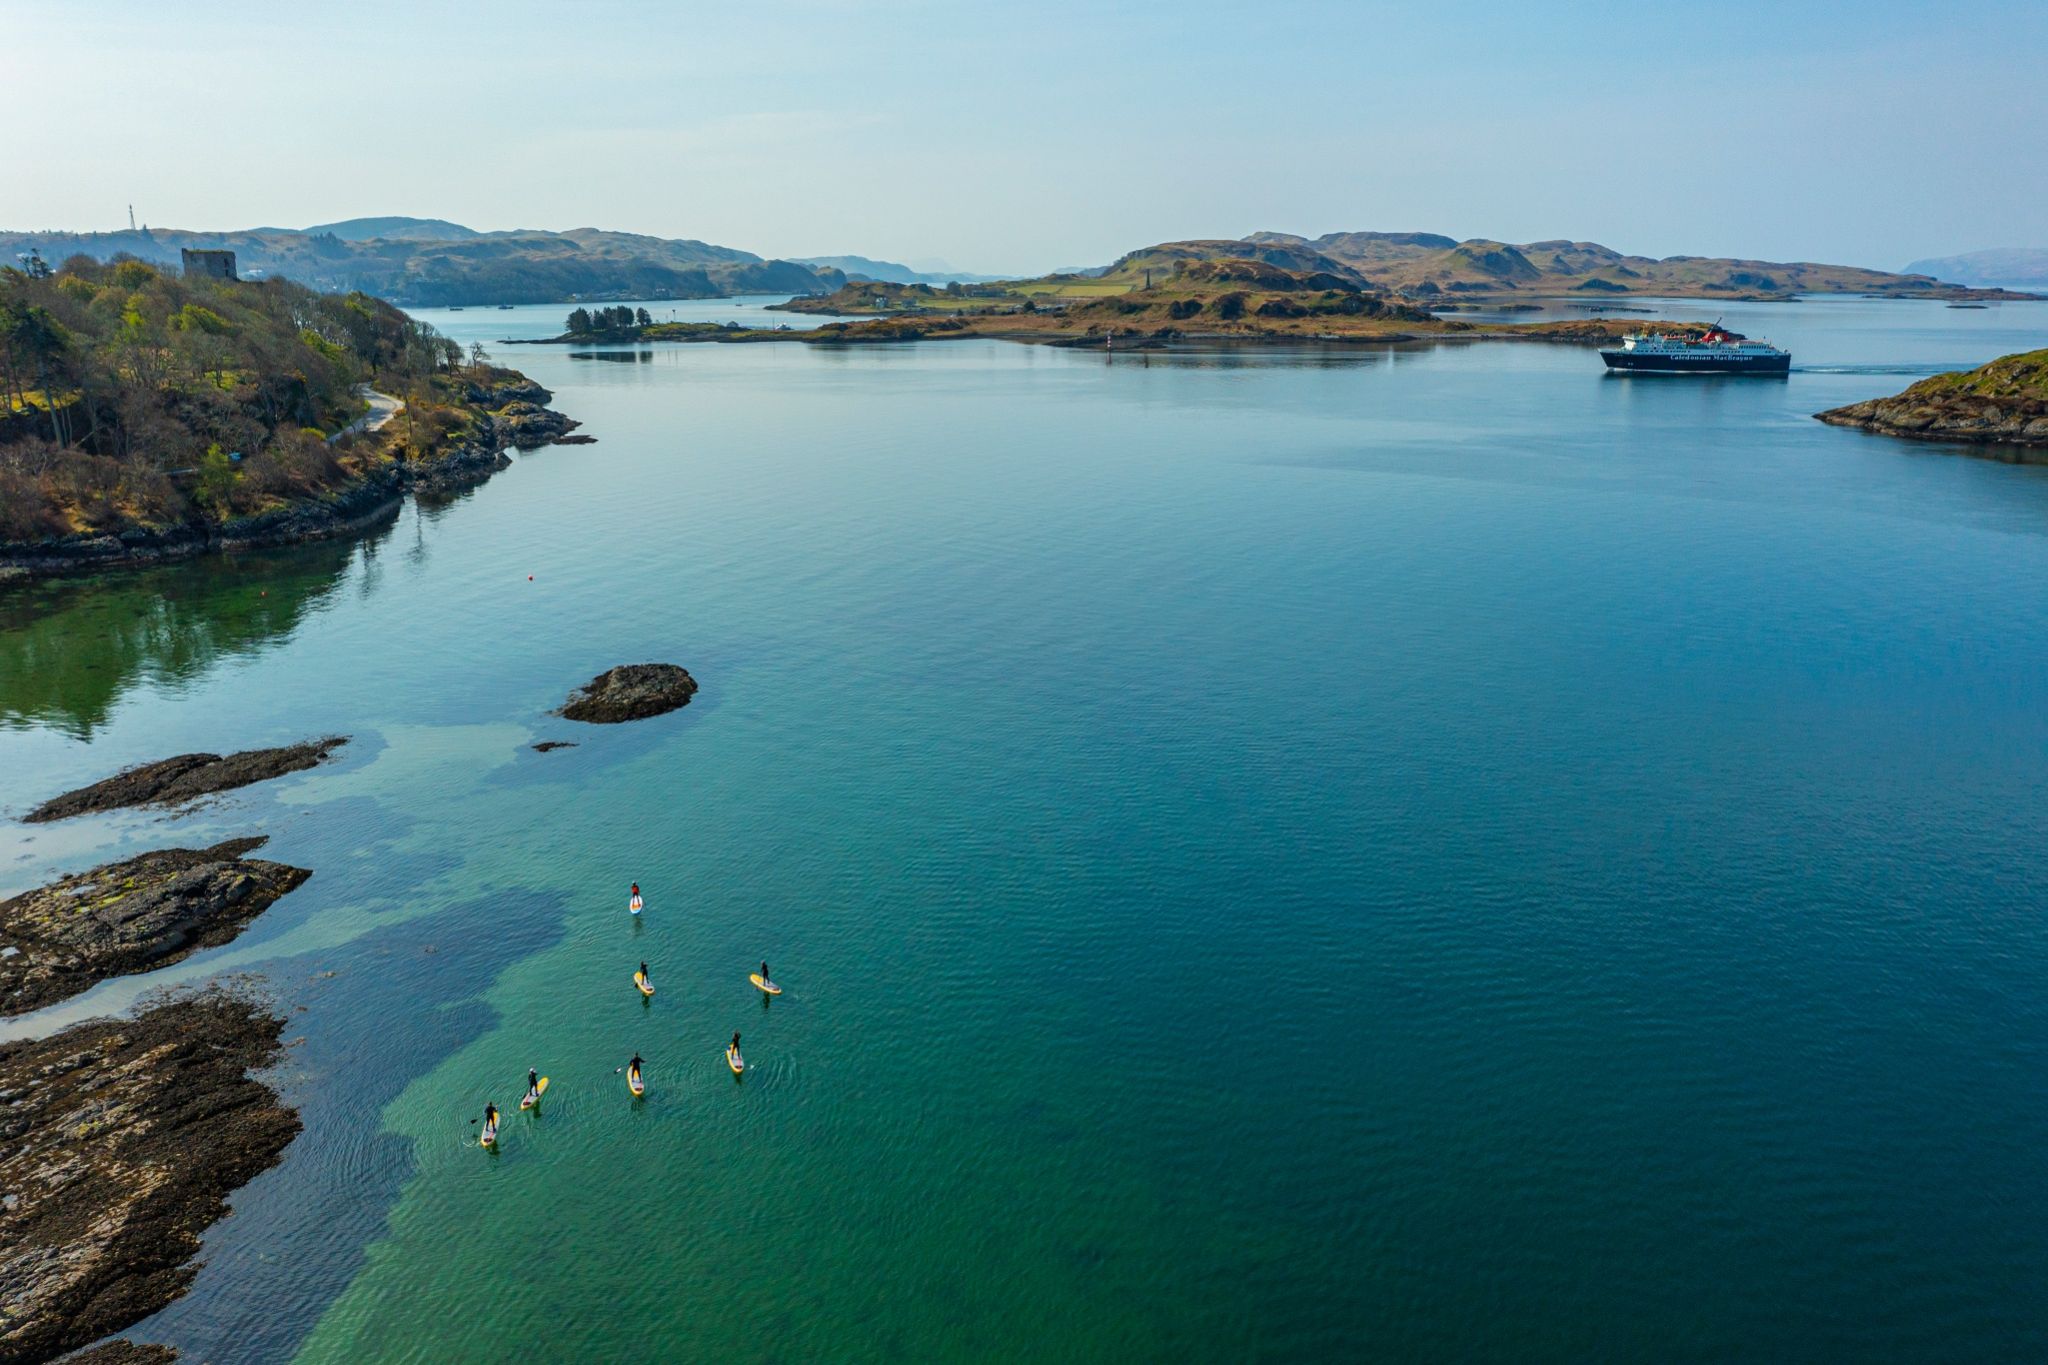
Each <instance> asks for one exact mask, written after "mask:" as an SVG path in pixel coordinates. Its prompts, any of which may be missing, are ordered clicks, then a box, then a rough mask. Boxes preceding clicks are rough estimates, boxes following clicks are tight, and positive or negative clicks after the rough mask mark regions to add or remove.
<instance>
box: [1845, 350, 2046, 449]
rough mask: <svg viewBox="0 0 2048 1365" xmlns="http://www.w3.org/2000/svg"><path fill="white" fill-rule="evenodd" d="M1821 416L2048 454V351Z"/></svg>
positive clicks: (1889, 431) (1921, 437) (1890, 432)
mask: <svg viewBox="0 0 2048 1365" xmlns="http://www.w3.org/2000/svg"><path fill="white" fill-rule="evenodd" d="M1814 416H1816V417H1818V418H1819V419H1820V420H1821V421H1823V422H1826V423H1828V424H1830V425H1831V426H1838V427H1860V428H1862V429H1863V430H1865V431H1875V432H1881V433H1883V434H1884V435H1887V436H1903V437H1907V438H1909V439H1912V440H1918V441H1955V442H1966V443H1970V444H1975V445H1984V446H1991V447H1994V448H1996V449H1995V450H1994V451H1986V452H1984V453H1986V454H1992V453H1996V454H1998V455H1999V456H2000V457H2001V458H2005V459H2015V460H2048V350H2042V351H2027V352H2023V353H2021V354H2018V355H2009V356H2003V357H2001V358H1999V359H1997V360H1994V361H1992V362H1991V363H1990V364H1988V365H1983V366H1980V367H1978V368H1977V369H1974V370H1968V371H1961V372H1958V373H1954V374H1938V375H1935V376H1934V377H1933V378H1932V379H1923V380H1921V381H1920V382H1919V383H1917V384H1914V385H1913V386H1911V387H1910V388H1908V389H1906V390H1905V391H1904V392H1903V393H1897V394H1894V395H1892V396H1891V397H1890V398H1872V399H1869V400H1868V401H1866V402H1862V403H1851V404H1849V405H1848V406H1847V407H1840V408H1830V409H1829V410H1828V411H1826V412H1817V413H1815V414H1814Z"/></svg>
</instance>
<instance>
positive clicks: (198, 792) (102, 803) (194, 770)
mask: <svg viewBox="0 0 2048 1365" xmlns="http://www.w3.org/2000/svg"><path fill="white" fill-rule="evenodd" d="M346 743H348V739H347V737H346V736H339V735H338V736H332V737H330V738H327V739H315V740H309V741H307V742H306V743H304V744H290V745H286V746H284V747H282V748H277V749H245V750H243V751H242V752H241V753H239V754H229V755H228V756H227V757H225V758H223V757H221V756H220V755H219V754H179V755H178V756H177V757H176V758H166V759H163V760H161V761H160V762H156V763H145V764H143V765H142V766H141V767H139V768H130V769H128V770H127V771H126V772H120V773H115V774H114V775H113V776H112V777H109V778H106V779H104V780H102V781H99V782H95V783H93V784H92V785H91V786H89V787H80V788H79V789H78V790H77V791H70V792H65V793H64V794H63V795H62V796H58V797H53V798H52V799H50V800H48V801H45V802H44V803H43V804H42V805H40V806H37V807H36V808H35V809H34V810H32V811H30V812H29V813H28V814H27V815H25V816H23V817H22V818H23V819H24V820H26V821H28V822H29V823H30V824H40V823H42V822H44V821H48V820H65V819H69V818H70V817H71V816H74V815H86V814H89V813H92V812H95V811H106V810H120V809H122V808H124V807H128V806H175V805H179V804H181V803H183V802H186V801H195V800H197V799H199V798H200V797H202V796H211V795H213V794H214V793H216V792H224V791H232V790H234V789H235V788H236V787H246V786H248V785H249V784H250V783H252V782H265V781H268V780H269V779H271V778H273V777H282V776H284V775H285V774H286V773H295V772H300V771H303V770H304V769H307V768H310V767H313V766H314V765H315V764H317V763H319V762H321V761H322V760H324V759H325V758H326V757H327V756H328V755H329V754H331V753H333V752H334V750H336V749H338V748H340V747H341V746H342V745H344V744H346Z"/></svg>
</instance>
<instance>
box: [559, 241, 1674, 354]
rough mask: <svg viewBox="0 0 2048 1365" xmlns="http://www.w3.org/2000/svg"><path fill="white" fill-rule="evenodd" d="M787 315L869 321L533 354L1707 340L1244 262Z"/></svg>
mask: <svg viewBox="0 0 2048 1365" xmlns="http://www.w3.org/2000/svg"><path fill="white" fill-rule="evenodd" d="M771 306H772V307H774V308H779V309H782V310H784V311H787V312H796V313H823V314H837V315H842V316H845V315H855V316H858V315H862V314H867V315H870V320H868V321H861V322H828V323H826V324H824V325H823V326H821V327H816V328H813V329H811V330H808V331H796V330H792V329H789V328H775V329H772V330H771V329H765V328H747V327H741V326H739V325H738V324H736V323H710V322H655V321H653V320H652V319H651V318H648V317H647V315H646V313H645V311H644V310H634V309H631V308H625V307H619V308H605V309H598V310H595V311H590V310H584V309H578V310H577V311H576V312H575V313H572V314H570V317H569V330H568V331H567V332H565V333H563V334H562V335H560V336H555V337H548V338H544V339H542V340H538V341H535V342H532V343H527V344H534V345H542V344H561V343H573V342H597V343H632V342H648V341H682V342H795V343H800V344H804V345H811V346H842V345H855V344H862V343H889V342H907V341H948V340H964V339H967V338H970V337H986V338H993V339H996V340H1001V341H1022V342H1037V343H1041V344H1046V345H1054V346H1101V347H1105V348H1107V349H1111V350H1115V349H1126V350H1131V349H1149V348H1157V347H1164V346H1170V345H1175V344H1183V345H1184V344H1213V343H1222V344H1238V343H1253V344H1257V343H1281V344H1288V345H1303V344H1318V343H1326V342H1353V341H1362V342H1378V343H1390V342H1404V341H1426V340H1439V339H1442V340H1461V341H1548V342H1565V343H1577V344H1583V345H1598V344H1603V343H1611V342H1614V341H1618V340H1620V339H1621V338H1622V337H1623V336H1625V335H1627V334H1628V333H1630V332H1635V331H1642V330H1646V329H1647V330H1661V331H1679V332H1684V331H1700V330H1704V328H1705V326H1706V324H1704V323H1699V322H1659V321H1644V320H1640V319H1621V318H1609V317H1590V318H1574V319H1571V320H1568V321H1558V322H1501V323H1476V322H1465V321H1461V320H1458V319H1453V318H1443V317H1439V316H1437V315H1436V314H1435V313H1434V312H1432V311H1430V310H1429V309H1427V308H1424V307H1420V306H1417V305H1414V304H1409V303H1404V302H1401V301H1398V300H1395V299H1391V298H1389V297H1387V296H1386V295H1384V294H1381V293H1378V292H1376V291H1374V290H1371V289H1369V288H1366V287H1365V286H1363V285H1361V284H1359V283H1358V282H1357V281H1356V280H1354V279H1351V278H1348V277H1347V276H1346V275H1343V274H1338V273H1333V272H1330V271H1322V270H1308V271H1302V270H1291V269H1288V268H1285V267H1282V266H1275V265H1269V264H1266V263H1264V262H1262V261H1258V260H1251V259H1240V258H1224V259H1220V260H1207V261H1194V262H1184V263H1182V266H1181V268H1180V269H1179V270H1178V271H1177V272H1175V273H1172V274H1167V273H1165V272H1161V278H1159V279H1157V280H1151V279H1150V278H1149V277H1148V279H1147V281H1146V282H1145V283H1143V284H1140V285H1138V286H1136V287H1132V288H1125V287H1122V286H1114V287H1103V288H1099V289H1096V290H1095V291H1093V292H1092V293H1089V294H1084V295H1075V296H1067V295H1058V294H1055V295H1050V296H1047V295H1044V294H1042V292H1041V291H1037V290H1033V289H1029V288H1024V287H1021V286H1009V285H988V284H976V285H949V286H947V287H945V288H943V289H940V288H934V287H933V286H931V285H927V284H876V283H872V282H864V283H860V284H854V285H848V286H847V287H846V288H844V289H842V290H839V291H837V292H835V293H832V294H825V295H820V296H815V297H808V298H801V299H792V300H790V301H789V302H788V303H783V304H775V305H771Z"/></svg>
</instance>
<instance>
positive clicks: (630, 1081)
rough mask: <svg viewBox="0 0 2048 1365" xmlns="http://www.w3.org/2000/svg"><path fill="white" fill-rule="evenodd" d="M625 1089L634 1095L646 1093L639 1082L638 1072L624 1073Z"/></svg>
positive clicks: (644, 1087) (642, 1084)
mask: <svg viewBox="0 0 2048 1365" xmlns="http://www.w3.org/2000/svg"><path fill="white" fill-rule="evenodd" d="M626 1089H628V1090H630V1091H632V1092H633V1093H634V1094H635V1095H644V1094H646V1093H647V1086H646V1085H645V1083H643V1082H642V1081H641V1079H640V1073H639V1072H637V1071H628V1072H627V1073H626Z"/></svg>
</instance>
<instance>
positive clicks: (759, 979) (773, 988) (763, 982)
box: [747, 972, 782, 995]
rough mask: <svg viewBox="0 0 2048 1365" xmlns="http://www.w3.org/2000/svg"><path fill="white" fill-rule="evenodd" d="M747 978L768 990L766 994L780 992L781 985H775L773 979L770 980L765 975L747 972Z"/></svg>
mask: <svg viewBox="0 0 2048 1365" xmlns="http://www.w3.org/2000/svg"><path fill="white" fill-rule="evenodd" d="M747 980H749V981H751V982H753V983H754V984H755V985H756V986H759V987H760V988H761V989H762V990H764V991H766V992H768V994H770V995H780V994H782V987H780V986H778V985H776V984H775V983H774V982H773V981H770V980H769V979H768V978H767V977H765V976H763V975H761V974H760V973H759V972H748V973H747Z"/></svg>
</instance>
